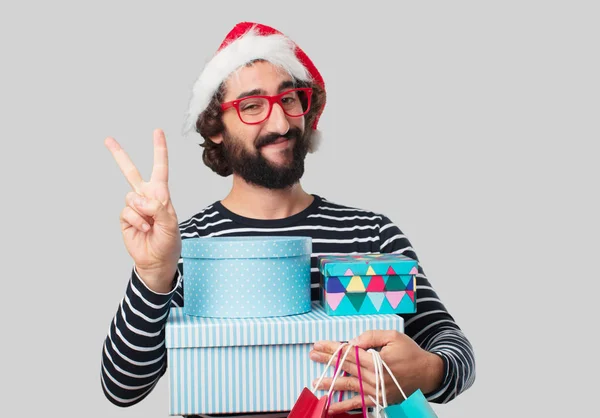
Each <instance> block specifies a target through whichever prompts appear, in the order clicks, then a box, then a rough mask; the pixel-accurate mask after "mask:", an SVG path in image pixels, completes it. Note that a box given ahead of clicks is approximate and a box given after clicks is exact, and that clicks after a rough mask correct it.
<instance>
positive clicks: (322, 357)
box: [310, 352, 375, 386]
mask: <svg viewBox="0 0 600 418" xmlns="http://www.w3.org/2000/svg"><path fill="white" fill-rule="evenodd" d="M348 357H350V354H348ZM348 357H346V360H345V361H344V363H343V364H342V366H341V369H342V370H343V371H345V372H347V373H349V374H350V375H352V376H358V366H357V365H356V363H354V362H351V361H348ZM310 358H311V360H314V361H316V362H317V363H323V364H327V363H328V362H329V359H330V358H331V355H327V354H319V353H315V352H311V355H310ZM358 358H359V360H360V359H361V358H362V356H360V355H359V357H358ZM360 375H361V377H362V380H363V382H367V383H368V384H370V385H373V386H374V385H375V369H372V370H371V369H368V368H367V367H366V366H364V365H363V364H362V363H361V367H360ZM323 380H324V379H323ZM317 382H318V379H317V380H315V381H314V382H313V385H314V384H316V383H317Z"/></svg>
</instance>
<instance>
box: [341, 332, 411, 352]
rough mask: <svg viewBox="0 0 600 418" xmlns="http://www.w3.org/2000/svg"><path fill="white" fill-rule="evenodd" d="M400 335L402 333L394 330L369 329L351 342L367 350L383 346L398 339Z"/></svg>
mask: <svg viewBox="0 0 600 418" xmlns="http://www.w3.org/2000/svg"><path fill="white" fill-rule="evenodd" d="M399 335H401V334H400V333H399V332H398V331H394V330H369V331H365V332H363V333H362V334H361V335H359V336H358V337H357V338H355V339H353V340H351V341H350V342H351V343H352V344H354V345H357V346H359V347H360V348H363V349H365V350H366V349H368V348H373V347H383V346H384V345H387V344H389V343H391V342H392V341H395V340H397V339H398V337H399Z"/></svg>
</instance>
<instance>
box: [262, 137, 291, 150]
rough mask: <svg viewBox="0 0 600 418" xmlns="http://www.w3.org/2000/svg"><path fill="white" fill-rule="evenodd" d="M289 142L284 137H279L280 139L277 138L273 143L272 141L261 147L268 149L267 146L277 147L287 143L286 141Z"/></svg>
mask: <svg viewBox="0 0 600 418" xmlns="http://www.w3.org/2000/svg"><path fill="white" fill-rule="evenodd" d="M289 140H290V139H289V138H286V137H284V136H280V137H279V138H277V139H276V140H275V141H273V142H269V143H268V144H266V145H263V147H268V146H270V145H278V144H283V143H284V142H287V141H289Z"/></svg>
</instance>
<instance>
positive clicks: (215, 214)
mask: <svg viewBox="0 0 600 418" xmlns="http://www.w3.org/2000/svg"><path fill="white" fill-rule="evenodd" d="M313 196H314V201H313V202H312V204H311V205H310V206H309V207H307V208H306V209H305V210H303V211H302V212H300V213H297V214H295V215H293V216H290V217H288V218H285V219H276V220H262V219H261V220H258V219H248V218H244V217H241V216H239V215H236V214H234V213H232V212H231V211H229V210H228V209H226V208H225V207H224V206H223V205H222V204H221V203H220V202H218V201H217V202H215V203H213V204H212V205H210V206H208V207H206V208H204V209H203V210H202V211H200V212H199V213H197V214H196V215H194V216H192V217H191V218H189V219H188V220H186V221H184V222H181V223H180V224H179V226H180V231H181V236H182V239H187V238H197V237H213V236H249V235H270V236H274V235H296V236H298V235H303V236H310V237H311V238H312V244H313V254H312V257H311V282H312V284H311V288H312V292H311V296H312V299H313V300H318V299H319V269H318V266H317V257H318V256H320V255H331V254H356V253H380V252H381V253H402V254H404V255H406V256H408V257H410V258H412V259H414V260H417V261H419V259H418V258H417V254H416V252H415V250H414V249H413V248H412V246H411V243H410V241H409V240H408V238H407V237H406V236H405V235H404V234H403V232H402V231H401V230H400V229H399V227H398V226H397V225H396V224H394V223H393V222H392V221H391V220H390V219H389V218H388V217H386V216H385V215H382V214H379V213H374V212H371V211H367V210H362V209H358V208H353V207H348V206H343V205H340V204H337V203H333V202H330V201H328V200H326V199H324V198H322V197H320V196H317V195H313ZM418 270H419V273H418V275H417V288H416V289H417V313H415V314H402V315H401V316H402V317H403V318H404V320H405V329H404V332H405V334H406V335H408V336H409V337H411V338H412V339H413V340H414V341H415V342H416V343H417V344H419V346H420V347H422V348H423V349H425V350H427V351H429V352H432V353H436V354H438V355H439V356H441V358H442V359H443V361H444V366H445V370H444V377H443V382H442V384H441V386H440V387H439V388H438V390H436V391H434V392H432V393H428V394H426V398H427V399H428V400H429V401H430V402H433V403H446V402H449V401H451V400H452V399H454V398H455V397H456V396H458V395H459V394H460V393H462V392H464V391H465V390H467V389H468V388H469V387H471V385H472V384H473V382H474V380H475V357H474V352H473V347H472V346H471V344H470V342H469V341H468V339H467V338H466V336H465V335H464V334H463V332H462V331H461V329H460V328H459V326H458V325H457V324H456V322H455V321H454V318H453V317H452V316H451V314H450V313H449V312H448V311H447V310H446V308H445V307H444V305H443V303H442V301H440V299H439V298H438V296H437V294H436V292H435V289H434V288H433V286H432V284H431V283H430V282H429V280H428V278H427V276H426V275H425V272H424V270H423V268H422V266H421V264H420V262H419V267H418ZM183 280H184V274H183V260H182V259H180V260H179V266H178V271H177V274H176V277H175V281H174V287H173V290H172V291H171V292H169V293H167V294H158V293H155V292H153V291H151V290H150V289H148V288H147V287H146V286H145V284H144V283H143V282H142V281H141V280H140V278H139V277H138V276H137V274H136V271H135V268H134V269H132V273H131V279H130V281H129V284H128V287H127V289H126V292H125V296H124V297H123V299H122V300H121V303H120V306H119V308H118V309H117V312H116V314H115V316H114V320H113V321H112V323H111V325H110V329H109V333H108V335H107V337H106V340H105V343H104V346H103V350H102V365H101V384H102V388H103V391H104V394H105V395H106V397H107V398H108V400H109V401H111V402H112V403H114V404H115V405H118V406H122V407H125V406H130V405H134V404H136V403H138V402H140V401H142V400H143V399H144V398H145V397H146V396H148V394H150V392H151V391H152V390H153V389H154V387H155V385H156V383H157V382H158V381H159V379H160V378H161V377H162V376H163V375H164V374H165V371H166V368H167V356H166V347H165V324H166V321H167V316H168V314H169V308H170V307H181V306H183V287H182V284H183Z"/></svg>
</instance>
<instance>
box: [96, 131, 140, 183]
mask: <svg viewBox="0 0 600 418" xmlns="http://www.w3.org/2000/svg"><path fill="white" fill-rule="evenodd" d="M104 145H106V148H108V150H109V151H110V152H111V154H112V155H113V157H114V159H115V161H116V162H117V165H118V166H119V168H120V169H121V172H122V173H123V175H124V176H125V178H126V179H127V182H128V183H129V185H130V186H131V188H132V189H133V190H135V191H136V192H139V191H140V189H141V186H142V183H143V180H142V176H141V175H140V172H139V171H138V169H137V168H136V166H135V165H134V164H133V162H132V161H131V159H130V158H129V156H128V155H127V153H126V152H125V150H124V149H123V148H121V146H120V145H119V143H118V142H117V141H116V140H115V139H114V138H111V137H108V138H106V140H105V141H104Z"/></svg>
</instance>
